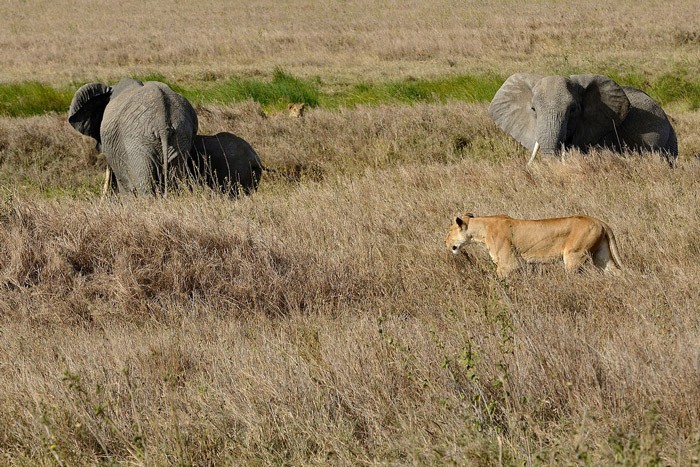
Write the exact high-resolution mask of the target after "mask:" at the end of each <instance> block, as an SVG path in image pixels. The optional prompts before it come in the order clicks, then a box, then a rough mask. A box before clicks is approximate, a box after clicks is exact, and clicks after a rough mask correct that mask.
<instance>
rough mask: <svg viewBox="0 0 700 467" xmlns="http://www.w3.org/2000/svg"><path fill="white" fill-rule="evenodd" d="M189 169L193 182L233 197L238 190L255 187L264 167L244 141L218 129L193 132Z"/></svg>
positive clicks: (246, 190) (246, 191)
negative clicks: (200, 133)
mask: <svg viewBox="0 0 700 467" xmlns="http://www.w3.org/2000/svg"><path fill="white" fill-rule="evenodd" d="M188 169H189V171H190V173H191V174H192V176H193V178H194V180H195V182H197V181H199V182H204V183H205V184H206V185H207V186H209V187H210V188H211V189H213V190H216V191H219V192H221V193H226V194H228V195H229V196H231V197H232V198H235V197H237V196H238V194H239V193H241V192H242V193H245V194H247V195H248V194H251V193H253V192H254V191H255V190H257V188H258V183H259V182H260V177H261V175H262V172H263V169H264V168H263V165H262V162H261V161H260V157H259V156H258V154H257V153H256V152H255V150H254V149H253V148H252V147H251V145H250V144H248V142H247V141H245V140H244V139H242V138H239V137H238V136H236V135H234V134H232V133H228V132H221V133H217V134H215V135H213V136H202V135H197V136H195V138H194V144H193V145H192V150H191V153H190V158H189V159H188Z"/></svg>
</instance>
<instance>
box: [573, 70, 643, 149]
mask: <svg viewBox="0 0 700 467" xmlns="http://www.w3.org/2000/svg"><path fill="white" fill-rule="evenodd" d="M569 79H570V80H571V81H573V82H574V83H577V84H579V85H580V86H581V87H582V88H583V95H582V96H581V119H580V121H579V122H578V125H577V126H576V129H575V130H574V134H573V136H572V144H573V145H575V146H579V147H586V146H592V145H596V144H597V143H598V142H599V141H600V140H601V138H603V137H604V136H605V135H606V134H608V133H610V132H612V131H615V128H618V127H619V126H620V124H621V123H622V122H623V121H624V119H625V118H626V117H627V114H628V113H629V111H630V101H629V99H628V98H627V94H625V91H624V90H623V89H622V87H621V86H620V85H618V84H617V83H616V82H615V81H613V80H612V79H610V78H608V77H607V76H602V75H589V74H586V75H573V76H570V77H569Z"/></svg>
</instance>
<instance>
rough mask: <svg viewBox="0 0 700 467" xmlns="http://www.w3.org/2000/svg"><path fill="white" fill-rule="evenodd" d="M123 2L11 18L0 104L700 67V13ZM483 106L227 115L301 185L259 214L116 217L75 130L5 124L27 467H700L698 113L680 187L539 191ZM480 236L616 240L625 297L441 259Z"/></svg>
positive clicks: (3, 385)
mask: <svg viewBox="0 0 700 467" xmlns="http://www.w3.org/2000/svg"><path fill="white" fill-rule="evenodd" d="M119 3H120V5H121V8H122V9H123V11H124V12H126V13H123V12H122V13H120V14H117V13H115V12H114V8H115V7H114V5H113V4H112V3H107V2H104V1H99V2H94V1H81V2H66V1H65V0H57V1H55V2H44V1H38V0H21V1H20V0H8V1H5V2H3V3H2V4H0V44H1V45H2V47H0V63H2V64H3V65H2V66H3V69H2V75H1V76H0V80H2V81H23V80H27V79H38V80H41V81H46V82H49V83H52V84H58V85H61V84H65V83H66V82H70V81H73V80H75V81H77V82H83V81H85V80H92V79H96V78H97V79H105V80H108V81H112V80H114V79H117V78H121V77H122V76H124V75H134V74H147V73H159V74H163V75H165V76H166V77H168V78H169V79H173V80H175V81H183V82H184V81H189V80H192V81H198V80H211V79H218V78H219V77H227V76H229V75H230V74H232V73H236V74H245V75H256V74H261V75H264V76H267V75H269V74H270V72H271V70H273V69H274V68H275V67H278V66H281V67H283V68H284V69H285V70H288V71H290V72H292V73H293V74H295V75H298V76H306V77H308V76H315V75H318V76H321V77H322V79H323V80H324V85H331V86H333V85H336V84H344V83H348V82H349V83H356V82H358V81H362V80H378V81H381V80H392V79H397V78H400V77H407V76H416V77H420V76H439V75H447V74H450V73H464V72H481V71H491V72H495V73H498V74H501V75H506V74H509V73H511V72H515V71H541V72H567V71H569V70H576V71H594V70H605V69H611V70H615V71H617V72H620V73H624V72H626V71H630V70H631V71H635V72H637V73H641V74H643V75H645V76H650V77H653V76H656V75H658V74H663V73H672V72H673V71H674V70H676V69H684V70H686V71H687V72H688V73H690V74H692V73H696V72H697V71H698V64H699V63H700V61H698V55H699V50H700V41H698V36H697V34H698V29H699V24H698V21H700V19H699V18H698V15H697V5H696V2H694V1H690V0H676V1H671V2H661V1H650V2H643V4H644V8H643V9H642V8H640V7H639V4H640V2H633V1H631V0H625V1H620V2H593V1H590V0H589V1H587V2H569V1H563V2H516V1H507V2H476V1H473V2H466V3H465V2H447V1H445V2H437V3H436V2H425V1H423V0H421V1H409V2H393V1H392V2H368V1H364V2H360V1H351V2H330V3H325V4H321V3H319V2H303V1H299V0H285V1H284V2H273V1H270V0H254V1H252V2H247V3H245V4H239V5H236V7H235V8H232V7H228V6H227V5H228V2H223V1H220V0H219V1H215V0H204V1H202V2H176V3H173V2H165V1H164V0H149V1H148V2H142V1H138V2H137V1H135V0H126V1H124V2H119ZM153 10H159V11H161V12H162V13H161V14H158V15H154V14H150V13H145V12H150V11H153ZM485 106H486V104H484V103H482V104H465V103H461V102H447V103H445V104H440V105H438V104H430V105H429V104H419V105H412V106H401V105H387V106H377V107H362V106H360V107H357V108H354V109H341V110H338V111H329V110H324V109H318V108H311V109H308V111H307V112H306V113H305V115H304V118H290V117H289V116H288V115H287V114H286V112H281V113H279V114H270V115H266V114H265V113H264V112H263V111H262V110H261V108H260V106H259V105H258V104H255V103H253V102H242V103H238V104H236V105H232V106H229V107H217V106H203V107H200V108H198V109H197V110H198V114H199V117H200V132H201V133H203V134H214V133H217V132H219V131H231V132H233V133H236V134H238V135H239V136H241V137H243V138H244V139H246V140H247V141H249V142H250V143H251V144H252V145H253V147H254V148H255V149H256V150H257V151H258V153H259V154H260V156H261V157H262V160H263V162H264V163H265V164H266V165H267V166H268V167H270V168H271V169H273V171H271V172H268V173H266V174H265V175H264V178H263V180H262V183H261V185H260V190H259V192H258V193H256V194H255V195H254V196H252V197H248V198H243V199H240V200H238V201H235V202H234V201H231V200H229V199H226V198H223V197H219V196H216V195H213V194H212V193H209V192H206V191H204V190H202V191H199V192H195V193H183V194H181V195H179V196H172V197H170V198H169V199H129V198H124V199H109V200H105V201H100V200H99V195H98V193H99V190H100V185H101V177H102V174H103V169H104V158H103V157H102V156H100V155H98V154H96V152H95V150H94V141H92V140H89V139H88V138H84V137H82V136H80V135H79V134H77V133H76V132H75V131H74V130H73V129H72V128H71V127H70V126H69V125H68V123H67V122H66V120H65V115H44V116H41V117H32V118H17V119H12V118H0V183H1V184H2V185H1V186H0V197H1V199H0V394H2V398H1V399H0V427H2V429H0V459H1V460H0V463H2V464H12V465H36V464H40V465H47V464H54V463H58V464H60V465H84V464H98V463H112V462H114V463H133V464H139V465H164V464H196V465H211V464H215V465H230V464H251V463H252V464H343V465H348V464H350V465H356V464H448V463H456V464H460V465H496V464H509V465H513V464H523V463H535V464H545V463H546V464H596V465H607V464H613V463H621V464H626V465H637V464H663V465H692V464H698V463H699V462H700V338H699V337H698V336H700V313H699V312H698V307H699V303H700V285H699V284H700V283H699V282H698V277H700V261H699V260H700V210H699V208H698V202H697V201H698V200H697V186H698V180H699V178H700V162H699V161H697V160H696V158H695V154H696V153H699V152H700V132H698V131H697V129H698V128H700V114H699V113H698V112H688V111H687V110H685V109H684V108H683V107H682V106H680V105H679V106H678V108H671V109H667V110H668V111H669V112H668V113H669V114H670V116H671V118H672V120H673V123H674V126H675V128H676V131H677V133H678V138H679V146H680V157H679V164H678V167H677V168H676V169H670V168H669V167H667V166H666V165H665V164H664V163H662V162H661V161H660V160H659V159H658V158H657V157H655V156H653V155H651V156H650V155H647V156H645V157H639V156H637V155H628V156H626V157H620V156H617V155H614V154H611V153H608V152H603V153H599V154H594V155H591V156H588V157H584V156H581V155H580V154H576V153H574V154H572V155H571V156H570V157H569V158H568V159H567V161H566V162H565V163H563V164H561V163H558V162H553V163H550V162H547V161H544V162H539V161H538V162H537V163H536V164H535V165H534V166H533V167H532V168H531V170H526V169H525V161H526V160H527V154H526V153H525V150H524V149H522V148H521V147H520V146H519V145H518V144H517V143H515V142H514V141H513V140H511V139H510V138H508V137H507V136H506V135H504V134H503V133H502V132H501V131H500V130H498V129H497V128H496V126H495V125H494V124H493V122H492V121H491V120H490V119H489V118H488V117H487V115H486V112H485ZM464 211H471V212H475V213H477V214H494V213H508V214H510V215H512V216H516V217H532V218H536V217H547V216H560V215H569V214H574V213H583V214H589V215H593V216H596V217H598V218H600V219H602V220H604V221H605V222H607V223H608V224H609V225H610V226H611V227H612V228H613V230H614V231H615V234H616V237H617V240H618V242H619V246H620V250H621V254H622V257H623V261H624V264H625V266H626V272H625V274H623V275H622V276H620V277H610V276H606V275H601V274H597V273H596V272H595V271H592V270H586V272H584V273H583V274H577V275H566V274H565V273H564V272H563V268H562V267H561V264H552V265H544V266H540V267H529V268H528V269H527V270H526V271H522V272H520V273H516V274H514V275H513V276H512V277H510V278H509V279H508V281H507V282H502V281H498V280H496V279H495V277H494V267H493V265H492V264H491V262H490V260H489V259H488V256H487V255H486V254H485V252H484V250H483V249H480V248H479V247H473V248H470V249H468V250H467V253H468V254H465V255H461V256H459V257H457V258H453V257H452V255H450V254H449V253H448V252H447V251H445V247H444V244H443V238H444V235H445V233H446V229H447V228H448V226H449V223H450V220H451V218H452V216H454V215H456V214H460V213H462V212H464Z"/></svg>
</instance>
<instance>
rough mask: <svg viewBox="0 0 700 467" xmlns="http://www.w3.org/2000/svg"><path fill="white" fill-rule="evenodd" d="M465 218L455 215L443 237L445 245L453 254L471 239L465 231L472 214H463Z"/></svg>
mask: <svg viewBox="0 0 700 467" xmlns="http://www.w3.org/2000/svg"><path fill="white" fill-rule="evenodd" d="M464 217H465V218H466V219H462V218H461V217H455V218H454V221H453V222H452V226H451V227H450V230H449V232H447V237H445V245H446V246H447V248H448V249H449V250H450V251H452V253H453V254H455V255H456V254H457V253H459V249H460V248H462V245H464V244H465V243H469V242H470V241H471V235H469V232H467V227H468V226H469V219H471V218H472V217H474V214H471V213H468V214H465V215H464Z"/></svg>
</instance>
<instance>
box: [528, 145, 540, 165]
mask: <svg viewBox="0 0 700 467" xmlns="http://www.w3.org/2000/svg"><path fill="white" fill-rule="evenodd" d="M539 150H540V143H539V141H535V147H534V148H533V149H532V155H531V156H530V160H529V161H527V165H530V164H532V161H534V160H535V156H536V155H537V151H539Z"/></svg>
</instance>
